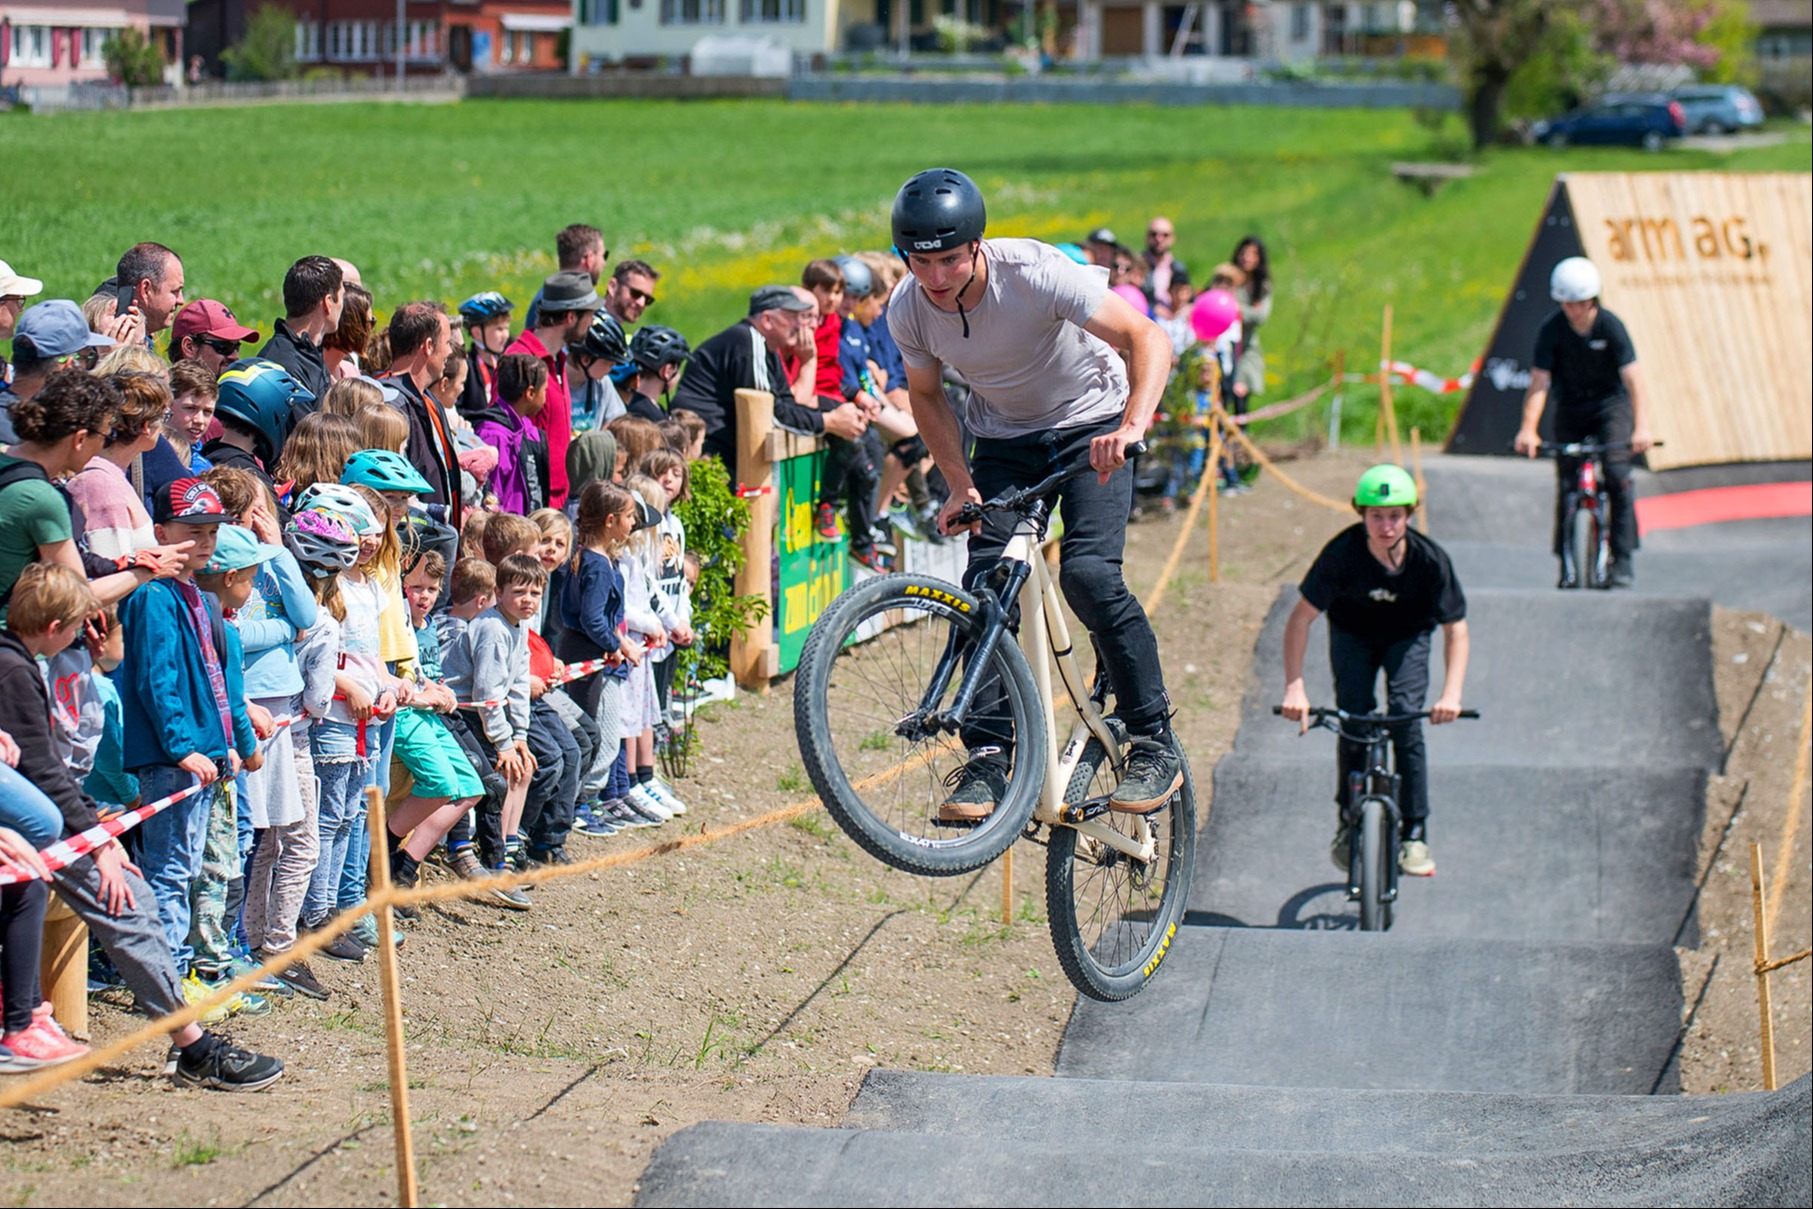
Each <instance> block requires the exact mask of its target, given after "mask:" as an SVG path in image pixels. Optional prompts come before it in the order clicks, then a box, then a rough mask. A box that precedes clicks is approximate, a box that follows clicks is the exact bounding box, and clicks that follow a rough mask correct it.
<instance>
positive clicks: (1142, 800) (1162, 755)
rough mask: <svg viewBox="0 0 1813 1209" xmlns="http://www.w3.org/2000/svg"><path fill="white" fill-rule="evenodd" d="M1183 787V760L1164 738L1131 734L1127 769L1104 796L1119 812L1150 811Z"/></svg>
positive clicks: (1140, 812) (1110, 807)
mask: <svg viewBox="0 0 1813 1209" xmlns="http://www.w3.org/2000/svg"><path fill="white" fill-rule="evenodd" d="M1181 788H1183V760H1182V759H1180V758H1179V757H1178V754H1177V751H1176V749H1174V748H1173V747H1172V746H1171V744H1170V742H1169V741H1168V740H1166V739H1154V738H1150V737H1148V736H1146V735H1135V736H1133V738H1132V740H1131V741H1130V742H1129V744H1128V752H1127V771H1126V772H1124V773H1122V774H1121V783H1120V784H1119V785H1117V786H1115V789H1114V792H1113V793H1112V794H1110V795H1109V797H1108V806H1109V809H1111V810H1114V811H1117V812H1119V813H1121V814H1151V813H1152V812H1153V811H1154V810H1157V809H1158V808H1159V807H1160V806H1163V805H1164V804H1165V803H1166V802H1168V801H1170V800H1171V795H1172V794H1174V793H1176V792H1177V791H1178V790H1179V789H1181Z"/></svg>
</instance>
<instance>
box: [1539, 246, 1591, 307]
mask: <svg viewBox="0 0 1813 1209" xmlns="http://www.w3.org/2000/svg"><path fill="white" fill-rule="evenodd" d="M1598 296H1599V270H1598V269H1597V268H1596V267H1595V266H1594V265H1593V262H1592V261H1590V260H1588V259H1587V258H1586V257H1584V256H1570V257H1568V258H1567V259H1566V260H1564V261H1562V262H1561V263H1560V264H1558V265H1556V266H1555V271H1554V272H1553V273H1551V274H1550V275H1549V297H1550V298H1553V299H1554V300H1555V301H1556V302H1591V301H1592V300H1593V299H1595V298H1597V297H1598Z"/></svg>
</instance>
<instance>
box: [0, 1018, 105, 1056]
mask: <svg viewBox="0 0 1813 1209" xmlns="http://www.w3.org/2000/svg"><path fill="white" fill-rule="evenodd" d="M0 1045H4V1046H6V1048H7V1049H9V1050H11V1051H12V1055H13V1066H14V1068H15V1069H17V1068H18V1067H21V1066H24V1067H39V1066H55V1065H57V1064H58V1063H60V1062H68V1061H70V1060H71V1059H73V1058H80V1057H81V1056H82V1055H83V1054H85V1053H87V1052H88V1047H87V1046H86V1045H82V1044H81V1043H79V1042H76V1041H71V1040H70V1039H69V1038H68V1037H66V1036H64V1034H63V1030H62V1029H60V1028H58V1027H57V1024H56V1021H54V1020H52V1019H50V1017H48V1016H42V1017H38V1018H36V1019H34V1020H33V1021H32V1022H31V1027H29V1028H26V1029H22V1030H20V1031H19V1032H16V1033H8V1034H7V1035H6V1036H4V1037H0Z"/></svg>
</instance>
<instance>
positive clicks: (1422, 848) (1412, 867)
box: [1398, 840, 1435, 877]
mask: <svg viewBox="0 0 1813 1209" xmlns="http://www.w3.org/2000/svg"><path fill="white" fill-rule="evenodd" d="M1398 871H1399V872H1400V873H1404V874H1407V875H1408V876H1410V877H1434V876H1435V858H1434V857H1432V856H1430V855H1429V845H1428V843H1427V842H1425V841H1423V840H1405V841H1404V842H1403V843H1401V844H1399V845H1398Z"/></svg>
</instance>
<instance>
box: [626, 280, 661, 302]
mask: <svg viewBox="0 0 1813 1209" xmlns="http://www.w3.org/2000/svg"><path fill="white" fill-rule="evenodd" d="M623 292H624V293H626V294H628V295H629V296H630V298H631V299H632V300H634V301H636V302H640V303H641V304H642V305H643V306H653V305H655V296H654V295H653V294H651V293H649V292H648V291H647V290H639V289H637V288H636V287H635V286H633V285H626V286H624V287H623Z"/></svg>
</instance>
